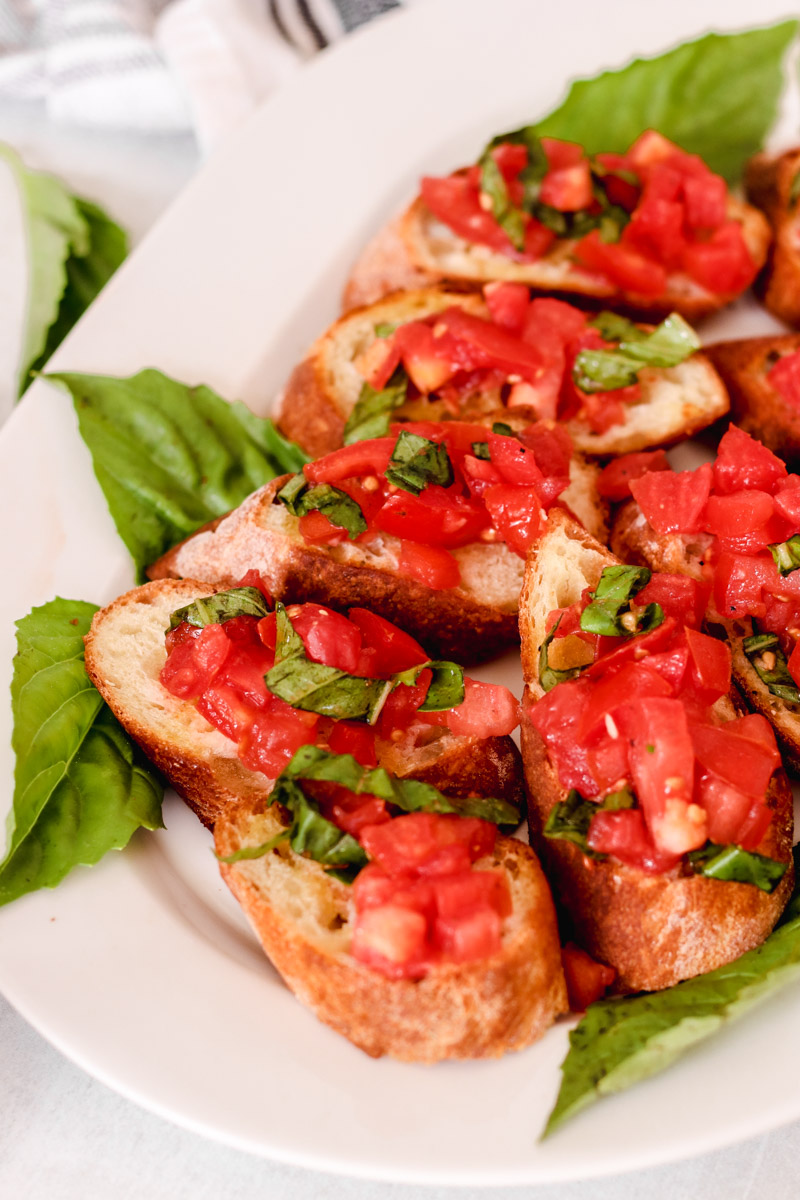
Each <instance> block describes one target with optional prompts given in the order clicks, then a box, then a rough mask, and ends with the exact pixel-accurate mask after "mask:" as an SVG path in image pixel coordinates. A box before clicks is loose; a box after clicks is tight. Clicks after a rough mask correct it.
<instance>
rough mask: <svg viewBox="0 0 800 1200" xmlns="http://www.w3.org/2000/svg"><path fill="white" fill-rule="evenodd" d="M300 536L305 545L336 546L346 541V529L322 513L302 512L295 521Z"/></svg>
mask: <svg viewBox="0 0 800 1200" xmlns="http://www.w3.org/2000/svg"><path fill="white" fill-rule="evenodd" d="M297 528H298V531H299V533H300V536H301V538H302V539H303V541H304V542H305V543H306V545H307V546H337V545H339V544H341V543H342V542H346V541H347V530H346V529H343V528H342V527H341V526H340V525H334V524H333V522H332V521H329V520H328V518H327V517H326V516H325V514H324V513H322V512H318V511H317V510H316V509H315V510H314V511H313V512H309V513H303V515H302V517H300V519H299V521H298V522H297Z"/></svg>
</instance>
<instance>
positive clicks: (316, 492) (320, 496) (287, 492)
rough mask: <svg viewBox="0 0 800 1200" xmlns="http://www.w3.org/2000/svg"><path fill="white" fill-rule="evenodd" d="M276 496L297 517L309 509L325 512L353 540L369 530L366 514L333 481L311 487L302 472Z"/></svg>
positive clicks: (302, 515) (308, 511)
mask: <svg viewBox="0 0 800 1200" xmlns="http://www.w3.org/2000/svg"><path fill="white" fill-rule="evenodd" d="M277 498H278V500H280V501H281V503H282V504H285V505H286V507H287V508H288V510H289V512H290V513H292V515H293V516H295V517H304V516H306V514H307V513H310V512H321V513H323V514H324V515H325V516H326V517H327V518H328V520H329V521H330V523H331V525H336V526H338V528H339V529H345V530H346V531H347V536H348V537H349V538H350V539H351V540H353V539H355V538H357V537H358V535H359V534H360V533H364V532H366V528H367V522H366V520H365V518H364V514H363V512H362V511H361V508H360V506H359V505H358V504H357V503H356V501H355V500H353V498H352V497H351V496H348V495H347V492H343V491H342V490H341V488H337V487H333V485H332V484H330V483H317V484H314V485H313V486H311V485H310V484H309V482H308V480H307V479H306V477H305V475H304V474H303V473H302V471H301V472H300V473H299V474H297V475H293V476H292V478H291V479H290V480H289V482H288V483H286V484H284V486H283V487H282V488H281V490H280V491H279V492H278V496H277Z"/></svg>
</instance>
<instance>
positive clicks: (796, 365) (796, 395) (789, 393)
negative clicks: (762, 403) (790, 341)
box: [767, 350, 800, 408]
mask: <svg viewBox="0 0 800 1200" xmlns="http://www.w3.org/2000/svg"><path fill="white" fill-rule="evenodd" d="M767 379H768V380H769V382H770V383H771V384H772V386H773V387H774V388H775V391H776V392H777V393H778V395H779V396H780V397H781V399H782V400H785V401H786V403H787V404H789V405H791V406H792V408H800V350H795V351H794V352H793V353H792V354H782V355H781V357H780V358H779V359H778V361H777V362H776V363H775V366H774V367H770V369H769V371H767Z"/></svg>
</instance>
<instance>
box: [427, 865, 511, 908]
mask: <svg viewBox="0 0 800 1200" xmlns="http://www.w3.org/2000/svg"><path fill="white" fill-rule="evenodd" d="M433 895H434V900H435V904H436V913H437V916H440V917H457V916H459V915H460V914H461V913H464V912H468V911H469V910H470V909H474V908H480V907H483V906H484V905H486V906H488V907H489V908H491V909H492V910H493V911H494V912H496V913H497V915H498V916H499V917H510V916H511V912H512V904H511V892H510V890H509V886H508V877H507V875H506V874H505V872H503V871H470V872H469V874H468V875H454V876H452V877H451V878H449V879H447V878H445V879H437V880H436V881H435V882H434V884H433Z"/></svg>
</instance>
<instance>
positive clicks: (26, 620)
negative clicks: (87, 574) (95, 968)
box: [0, 599, 163, 904]
mask: <svg viewBox="0 0 800 1200" xmlns="http://www.w3.org/2000/svg"><path fill="white" fill-rule="evenodd" d="M96 611H97V609H96V607H95V605H93V604H86V603H84V602H83V601H80V600H62V599H56V600H52V601H51V602H50V603H49V604H44V605H42V606H41V607H40V608H35V609H33V611H32V612H31V613H29V614H28V616H26V617H23V618H22V619H21V620H19V621H17V655H16V658H15V660H14V677H13V681H12V684H11V703H12V711H13V717H14V729H13V733H12V739H11V740H12V745H13V748H14V753H15V754H16V760H17V761H16V770H15V775H14V804H13V812H12V817H11V822H12V824H11V826H10V829H9V844H8V850H7V852H6V857H5V859H4V861H3V862H2V863H0V904H6V903H8V901H10V900H14V899H16V898H17V897H18V896H22V895H24V894H25V893H26V892H31V891H34V890H35V889H36V888H40V887H55V885H56V884H57V883H59V882H60V881H61V880H62V879H63V878H64V876H65V875H66V874H67V873H68V872H69V871H70V870H71V869H72V868H73V867H74V866H78V865H79V864H83V865H88V864H91V863H95V862H97V861H98V860H99V859H101V858H102V857H103V855H104V854H105V853H106V851H107V850H112V849H121V848H122V847H123V846H125V845H126V844H127V842H128V840H129V839H130V837H131V834H132V833H133V832H134V831H135V830H136V829H138V828H139V826H144V827H145V828H147V829H158V828H160V827H161V824H162V822H161V799H162V796H163V787H162V785H161V782H160V780H159V779H158V777H157V775H155V773H154V772H153V771H152V769H151V768H150V767H149V766H148V764H147V763H146V762H145V760H144V759H143V757H142V756H141V754H140V753H139V750H138V748H137V747H136V746H135V745H134V743H133V742H132V741H131V740H130V739H129V738H128V736H127V734H126V733H125V732H124V731H123V729H122V728H121V726H120V725H119V724H118V723H117V721H116V719H115V718H114V716H113V715H112V713H111V710H110V709H109V708H108V707H107V706H106V704H105V703H104V702H103V699H102V697H101V695H100V693H99V692H98V691H96V689H95V688H94V687H92V684H91V683H90V682H89V679H88V677H87V675H86V669H85V667H84V662H83V636H84V634H85V633H87V632H88V630H89V626H90V624H91V620H92V615H93V614H94V613H95V612H96Z"/></svg>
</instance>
